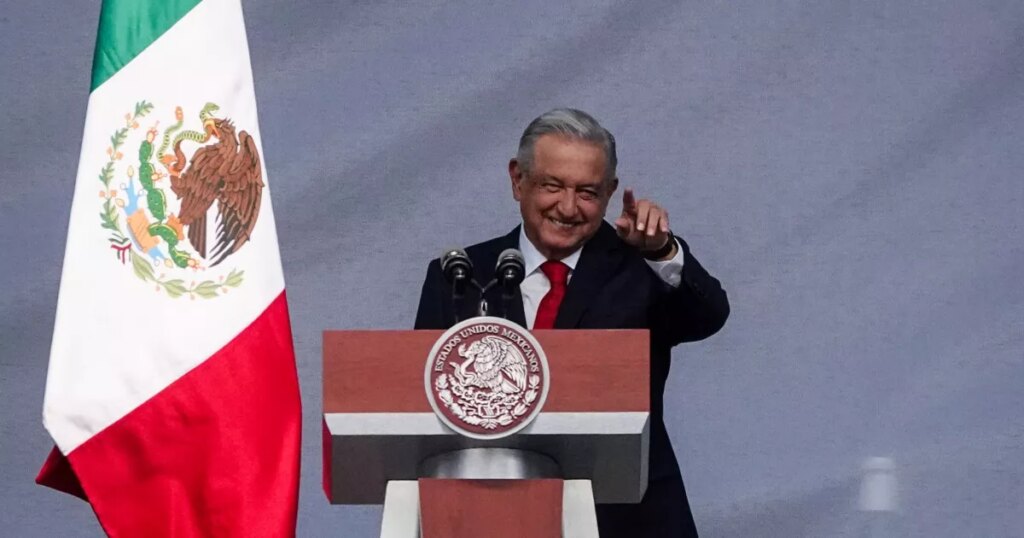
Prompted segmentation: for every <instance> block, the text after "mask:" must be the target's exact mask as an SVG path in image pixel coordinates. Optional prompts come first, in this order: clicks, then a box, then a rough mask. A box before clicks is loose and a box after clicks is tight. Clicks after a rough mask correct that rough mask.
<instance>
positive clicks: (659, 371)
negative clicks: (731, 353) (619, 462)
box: [416, 223, 729, 537]
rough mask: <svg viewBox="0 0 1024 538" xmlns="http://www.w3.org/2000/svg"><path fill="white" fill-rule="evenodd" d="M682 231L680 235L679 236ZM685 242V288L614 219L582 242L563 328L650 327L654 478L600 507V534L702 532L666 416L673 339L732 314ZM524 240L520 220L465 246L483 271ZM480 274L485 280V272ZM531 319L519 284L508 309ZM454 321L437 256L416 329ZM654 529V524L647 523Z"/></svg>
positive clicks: (693, 335) (495, 305) (495, 297)
mask: <svg viewBox="0 0 1024 538" xmlns="http://www.w3.org/2000/svg"><path fill="white" fill-rule="evenodd" d="M677 239H678V238H677ZM679 243H680V245H682V248H683V256H684V262H683V275H682V282H681V283H680V285H679V287H678V288H672V287H671V286H668V285H667V284H665V283H664V282H663V281H662V280H661V278H659V277H658V275H656V274H655V273H654V271H652V270H651V268H650V266H648V265H647V263H646V261H645V260H644V258H643V256H641V255H640V253H639V252H638V251H637V250H636V249H634V248H633V247H631V246H629V245H627V244H626V243H624V242H623V241H622V240H621V239H619V237H618V236H617V235H616V233H615V230H614V229H613V228H612V227H611V225H609V224H608V223H603V224H602V226H601V227H600V228H599V229H598V232H597V233H596V234H595V235H594V237H592V238H591V239H590V240H589V241H587V243H586V245H584V247H583V252H582V253H581V255H580V259H579V262H578V263H577V265H576V269H575V270H574V271H573V273H572V278H571V279H570V280H569V285H568V288H567V290H566V295H565V298H564V299H563V301H562V305H561V307H560V308H559V310H558V316H557V318H556V319H555V328H556V329H577V328H578V329H649V330H650V334H651V445H650V446H651V456H650V485H649V487H648V493H647V495H645V497H644V500H643V502H642V503H640V505H603V506H599V507H598V518H599V523H600V526H601V536H602V537H604V536H606V535H618V534H619V533H618V532H616V529H621V531H622V532H628V535H629V536H696V530H694V529H693V519H692V516H691V515H690V512H689V505H688V504H687V502H686V493H685V490H684V489H683V483H682V478H681V477H680V473H679V466H678V464H677V463H676V458H675V454H674V452H673V451H672V446H671V444H670V442H669V438H668V433H667V432H666V430H665V424H664V421H663V418H662V417H663V412H664V410H663V407H664V403H663V402H664V391H665V381H666V379H667V378H668V371H669V366H670V359H671V349H672V346H675V345H676V344H679V343H681V342H688V341H693V340H701V339H703V338H707V337H708V336H711V335H712V334H714V333H715V332H717V331H718V330H719V329H720V328H721V327H722V325H723V324H724V323H725V320H726V318H727V317H728V315H729V301H728V299H727V298H726V294H725V291H724V290H722V286H721V285H720V284H719V282H718V280H716V279H715V278H714V277H712V276H711V275H710V274H708V272H707V271H705V270H704V268H703V267H701V265H700V263H699V262H698V261H697V259H696V258H694V257H693V255H692V254H690V250H689V247H688V246H687V244H686V242H684V241H682V239H679ZM518 247H519V227H516V228H515V229H514V230H512V231H511V232H510V233H509V234H508V235H505V236H503V237H498V238H495V239H492V240H490V241H486V242H484V243H480V244H477V245H473V246H471V247H469V248H467V249H466V252H467V253H468V254H469V257H470V259H471V260H472V261H473V266H474V268H476V271H477V273H478V274H489V273H490V272H491V271H493V268H494V266H495V263H496V262H497V259H498V255H499V254H500V253H501V252H502V251H503V250H505V249H507V248H518ZM479 280H486V278H481V279H479ZM475 293H476V292H473V291H467V293H466V295H467V296H466V300H465V301H464V303H463V305H462V311H461V312H460V313H459V314H460V315H459V319H466V318H468V317H471V316H473V315H474V313H475V308H476V304H477V302H478V300H479V295H475V296H474V294H475ZM486 298H487V300H488V303H489V304H490V306H491V310H490V311H491V313H492V314H497V315H501V314H502V312H501V305H502V303H501V298H500V291H499V290H492V291H490V292H488V294H487V297H486ZM506 317H508V318H509V319H511V320H512V321H515V322H516V323H519V324H521V325H524V326H525V324H526V323H525V316H524V314H523V301H522V296H521V295H519V293H518V290H516V296H515V297H514V298H513V300H512V303H511V305H510V308H509V312H508V313H507V316H506ZM454 324H455V312H454V310H453V308H452V301H451V286H450V285H449V284H448V283H447V282H446V281H445V279H444V276H443V275H442V274H441V266H440V263H439V261H438V260H433V261H432V262H430V265H429V267H428V268H427V277H426V281H425V282H424V283H423V291H422V294H421V295H420V304H419V310H418V311H417V313H416V328H417V329H447V328H448V327H450V326H452V325H454ZM645 528H646V529H649V532H647V531H644V529H645Z"/></svg>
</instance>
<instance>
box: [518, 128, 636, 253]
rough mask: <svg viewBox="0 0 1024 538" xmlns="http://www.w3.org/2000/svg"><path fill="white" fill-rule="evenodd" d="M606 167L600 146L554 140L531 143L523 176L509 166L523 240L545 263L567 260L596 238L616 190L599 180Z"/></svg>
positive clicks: (613, 183) (546, 138)
mask: <svg viewBox="0 0 1024 538" xmlns="http://www.w3.org/2000/svg"><path fill="white" fill-rule="evenodd" d="M607 164H608V163H607V158H606V157H605V154H604V150H603V149H602V148H601V146H600V145H598V144H594V143H591V142H587V141H583V140H576V139H572V138H569V137H565V136H561V135H557V134H546V135H543V136H541V137H540V138H538V139H537V142H536V143H535V144H534V147H533V165H532V167H531V170H530V173H529V174H526V173H525V172H524V171H523V170H522V169H521V168H520V167H519V163H518V162H517V161H516V160H515V159H513V160H512V161H511V162H510V163H509V165H508V171H509V176H510V177H511V178H512V196H513V197H514V198H515V199H516V201H518V202H519V210H520V212H521V213H522V215H523V225H524V227H525V231H526V236H527V237H528V238H529V239H530V241H531V242H532V243H533V244H534V245H535V246H536V247H537V250H539V251H540V252H541V254H544V256H546V257H547V258H548V259H554V260H558V259H562V258H564V257H566V256H568V255H569V254H572V253H573V251H575V250H576V249H578V248H580V247H581V246H582V245H583V243H585V242H586V241H587V240H588V239H590V238H591V237H592V236H593V235H594V234H595V233H597V229H598V228H599V227H600V226H601V221H602V220H604V213H605V210H606V209H607V208H608V200H610V199H611V196H612V193H614V192H615V187H616V186H617V185H618V180H616V179H610V180H609V179H605V170H606V168H607Z"/></svg>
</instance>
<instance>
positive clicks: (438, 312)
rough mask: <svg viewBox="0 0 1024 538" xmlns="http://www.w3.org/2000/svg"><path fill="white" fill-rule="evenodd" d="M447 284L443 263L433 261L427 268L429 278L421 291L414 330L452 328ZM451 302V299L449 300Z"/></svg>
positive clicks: (424, 281)
mask: <svg viewBox="0 0 1024 538" xmlns="http://www.w3.org/2000/svg"><path fill="white" fill-rule="evenodd" d="M446 288H447V283H446V282H445V280H444V276H443V275H442V274H441V263H440V262H439V261H438V260H433V261H432V262H430V265H428V266H427V277H426V278H425V279H424V280H423V289H422V291H420V305H419V308H417V309H416V322H415V323H414V324H413V328H414V329H447V328H448V327H449V326H451V323H450V322H448V318H449V317H451V316H450V315H449V314H448V313H447V308H446V305H447V304H448V302H447V301H446V297H445V295H446V294H445V291H446ZM447 299H448V300H450V298H447Z"/></svg>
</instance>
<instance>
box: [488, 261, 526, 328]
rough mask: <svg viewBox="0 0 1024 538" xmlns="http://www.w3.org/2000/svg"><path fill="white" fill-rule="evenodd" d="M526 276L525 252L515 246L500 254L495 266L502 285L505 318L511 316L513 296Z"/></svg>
mask: <svg viewBox="0 0 1024 538" xmlns="http://www.w3.org/2000/svg"><path fill="white" fill-rule="evenodd" d="M525 276H526V260H524V259H523V253H522V252H519V251H518V250H516V249H514V248H508V249H505V250H503V251H502V252H501V254H499V255H498V264H497V265H496V266H495V267H494V278H495V280H496V281H497V282H498V284H499V285H500V286H501V306H502V309H503V310H504V313H505V319H508V316H509V313H508V311H509V307H510V306H511V305H512V298H513V297H515V294H516V288H518V287H519V284H520V283H522V281H523V277H525Z"/></svg>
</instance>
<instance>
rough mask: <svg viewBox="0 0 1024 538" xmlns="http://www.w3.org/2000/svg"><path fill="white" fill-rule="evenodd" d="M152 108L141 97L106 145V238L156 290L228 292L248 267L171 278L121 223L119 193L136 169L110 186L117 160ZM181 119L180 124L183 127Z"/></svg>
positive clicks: (209, 295) (176, 294)
mask: <svg viewBox="0 0 1024 538" xmlns="http://www.w3.org/2000/svg"><path fill="white" fill-rule="evenodd" d="M152 111H153V104H152V103H150V102H147V101H139V102H137V103H136V104H135V109H134V111H132V112H129V113H127V114H125V115H124V120H125V126H124V127H122V128H120V129H117V130H116V131H114V133H113V134H112V135H111V136H110V146H108V147H107V156H108V157H109V159H108V160H107V162H106V164H105V165H103V168H102V169H101V170H100V174H99V180H100V182H101V183H102V184H103V190H101V191H100V198H102V199H103V208H102V211H100V214H99V216H100V226H101V227H102V228H104V229H106V230H110V232H111V234H110V237H108V238H107V240H108V241H109V243H110V248H111V249H113V250H114V252H115V255H116V256H117V259H118V260H119V261H120V262H121V264H122V265H124V264H125V263H126V262H128V261H130V262H131V265H132V272H133V273H134V274H135V276H136V277H138V278H139V279H140V280H142V281H143V282H153V283H155V284H156V286H155V289H156V291H164V292H166V293H167V296H168V297H171V298H178V297H183V296H185V295H188V296H189V297H190V298H192V299H195V298H196V297H201V298H203V299H212V298H214V297H219V296H220V295H222V294H224V293H227V291H228V289H229V288H237V287H239V286H240V285H241V284H242V280H243V276H244V274H245V271H241V270H238V269H232V270H231V271H230V272H229V273H228V274H227V275H226V276H224V275H221V276H220V277H219V278H218V279H217V280H202V281H198V282H197V281H192V282H191V283H190V284H188V285H186V284H185V280H184V279H181V278H168V277H166V275H165V274H163V273H161V274H159V275H158V274H157V272H156V268H155V267H154V265H153V263H151V262H150V261H149V260H147V259H146V258H145V255H144V254H142V253H141V252H140V251H137V248H138V247H137V246H135V245H134V244H133V243H132V240H131V239H130V238H129V237H128V235H127V234H126V233H125V230H124V229H123V228H122V227H121V221H120V216H121V212H120V211H119V209H123V208H124V206H125V200H124V199H123V198H121V197H120V196H119V195H120V194H123V193H124V191H125V190H126V189H129V188H134V183H133V181H132V180H133V178H134V174H135V171H134V169H133V168H132V167H130V166H129V167H128V170H127V176H128V186H126V185H125V184H123V183H122V184H121V185H120V191H119V190H118V189H116V188H111V185H110V184H111V182H112V181H113V179H114V174H115V165H116V163H117V162H119V161H121V159H122V158H124V154H123V153H122V152H121V147H122V146H123V145H124V143H125V141H127V139H128V133H129V131H130V130H134V129H138V128H139V120H140V119H142V118H143V117H145V116H146V115H148V114H149V113H150V112H152ZM180 123H181V122H180V121H179V124H178V125H177V127H180ZM174 129H175V127H174V126H172V127H170V128H168V129H166V130H165V131H164V137H165V138H168V137H169V136H170V134H171V133H172V132H173V130H174ZM141 172H142V166H141V165H140V174H141ZM190 267H192V268H193V269H197V265H196V264H190Z"/></svg>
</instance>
